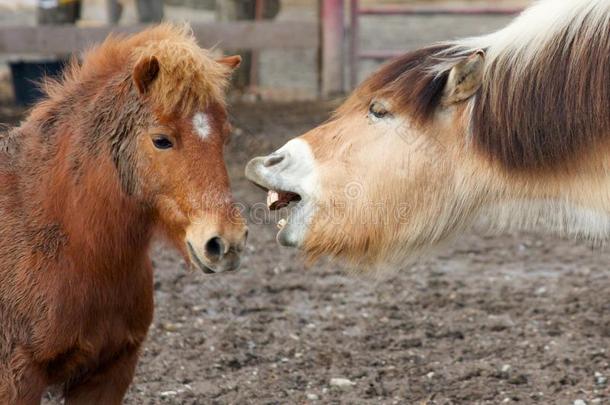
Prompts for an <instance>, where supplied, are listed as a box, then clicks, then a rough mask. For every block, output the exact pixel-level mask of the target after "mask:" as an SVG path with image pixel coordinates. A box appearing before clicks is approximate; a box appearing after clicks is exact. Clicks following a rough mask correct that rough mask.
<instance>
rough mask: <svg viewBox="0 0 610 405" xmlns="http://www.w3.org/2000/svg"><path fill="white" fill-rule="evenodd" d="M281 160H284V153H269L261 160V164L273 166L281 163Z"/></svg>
mask: <svg viewBox="0 0 610 405" xmlns="http://www.w3.org/2000/svg"><path fill="white" fill-rule="evenodd" d="M282 160H284V155H278V154H275V155H271V156H269V157H267V158H266V159H265V161H264V162H263V166H265V167H271V166H275V165H277V164H278V163H281V162H282Z"/></svg>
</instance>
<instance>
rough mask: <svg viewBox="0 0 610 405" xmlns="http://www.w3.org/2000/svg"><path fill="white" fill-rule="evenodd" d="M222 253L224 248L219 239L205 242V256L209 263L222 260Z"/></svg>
mask: <svg viewBox="0 0 610 405" xmlns="http://www.w3.org/2000/svg"><path fill="white" fill-rule="evenodd" d="M224 253H225V246H224V243H223V241H222V239H220V238H219V237H214V238H212V239H210V240H209V241H207V243H206V244H205V254H206V256H207V257H208V259H209V260H211V261H214V262H216V261H218V260H220V259H222V256H224Z"/></svg>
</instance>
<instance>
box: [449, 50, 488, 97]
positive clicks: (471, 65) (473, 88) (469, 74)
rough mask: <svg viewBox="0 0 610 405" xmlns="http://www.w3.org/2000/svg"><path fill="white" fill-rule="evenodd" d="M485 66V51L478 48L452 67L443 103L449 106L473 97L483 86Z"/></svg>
mask: <svg viewBox="0 0 610 405" xmlns="http://www.w3.org/2000/svg"><path fill="white" fill-rule="evenodd" d="M484 67H485V52H483V51H482V50H478V51H476V52H474V53H473V54H472V55H470V56H469V57H467V58H466V59H464V60H462V61H460V62H459V63H458V64H457V65H455V66H454V67H453V68H451V70H450V71H449V77H448V78H447V84H446V86H445V89H444V90H443V98H442V101H441V103H442V104H443V105H444V106H449V105H451V104H455V103H459V102H461V101H464V100H467V99H469V98H470V97H472V96H473V95H474V94H475V93H476V92H477V90H479V88H480V87H481V83H482V82H483V72H484Z"/></svg>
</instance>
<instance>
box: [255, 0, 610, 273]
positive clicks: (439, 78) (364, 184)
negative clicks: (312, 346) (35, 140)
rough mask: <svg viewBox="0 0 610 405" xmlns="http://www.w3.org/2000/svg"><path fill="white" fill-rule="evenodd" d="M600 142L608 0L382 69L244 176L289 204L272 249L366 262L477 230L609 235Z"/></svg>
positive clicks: (609, 193)
mask: <svg viewBox="0 0 610 405" xmlns="http://www.w3.org/2000/svg"><path fill="white" fill-rule="evenodd" d="M609 146H610V1H608V0H561V1H558V0H546V1H541V2H538V3H536V5H535V6H533V7H532V8H530V9H528V10H527V11H525V12H524V13H523V14H522V15H521V16H520V17H519V18H517V19H516V20H515V21H514V22H513V23H512V24H510V25H509V26H508V27H506V28H505V29H502V30H500V31H498V32H496V33H493V34H490V35H486V36H483V37H476V38H469V39H465V40H458V41H455V42H450V43H442V44H438V45H435V46H432V47H428V48H424V49H420V50H417V51H415V52H411V53H408V54H406V55H404V56H402V57H400V58H398V59H397V60H395V61H392V62H390V63H389V64H387V65H386V66H384V67H382V68H381V70H379V71H378V72H377V73H376V74H374V75H373V76H371V77H370V78H369V79H368V80H366V81H365V82H364V83H363V84H362V85H361V86H360V87H359V88H358V89H357V90H356V91H355V92H354V94H353V95H352V96H351V97H350V98H349V99H348V100H347V101H346V103H345V104H344V105H343V106H342V107H341V108H340V109H339V111H338V112H337V113H336V114H335V116H334V117H333V118H332V119H331V120H330V121H329V122H327V123H325V124H324V125H322V126H320V127H318V128H315V129H314V130H312V131H310V132H309V133H307V134H305V135H303V136H301V137H298V138H296V139H294V140H291V141H290V142H288V143H287V144H286V145H284V147H282V148H281V149H279V150H278V151H277V152H275V153H274V154H271V155H269V156H264V157H259V158H255V159H253V160H252V161H251V162H250V163H249V164H248V166H247V168H246V174H247V176H248V177H249V178H250V179H251V180H252V181H254V182H255V183H257V184H259V185H261V186H263V187H264V188H267V189H270V190H276V191H277V192H271V193H270V201H269V203H270V206H271V208H278V207H283V206H285V205H287V204H289V203H290V202H291V201H295V200H298V202H297V203H296V204H295V206H294V207H293V208H291V209H289V214H288V215H289V217H288V218H287V220H282V222H281V224H280V226H281V227H282V229H281V231H280V232H279V234H278V241H279V242H280V243H281V244H282V245H286V246H296V247H299V248H301V249H303V250H304V251H305V252H306V253H307V254H308V255H309V257H311V258H312V259H315V258H316V257H319V256H321V255H330V256H339V257H342V258H346V259H347V260H349V261H353V262H356V263H362V264H377V263H387V262H396V261H403V260H405V259H409V258H412V257H416V256H417V255H418V254H420V253H422V252H425V251H428V250H430V249H431V248H433V247H436V246H438V245H439V244H440V243H441V242H443V241H445V240H447V239H448V238H449V237H450V236H454V235H456V234H458V233H459V232H461V231H462V230H464V229H465V228H466V227H468V226H470V225H472V224H477V223H481V222H483V223H484V224H485V225H486V226H491V227H492V228H493V229H496V230H504V229H507V228H509V227H517V228H519V229H524V228H525V229H529V228H535V229H538V228H540V227H543V228H545V229H548V230H552V231H558V232H560V233H561V234H565V235H573V236H577V237H584V238H590V239H594V240H597V241H601V240H607V239H608V238H610V153H608V151H609V149H608V148H609Z"/></svg>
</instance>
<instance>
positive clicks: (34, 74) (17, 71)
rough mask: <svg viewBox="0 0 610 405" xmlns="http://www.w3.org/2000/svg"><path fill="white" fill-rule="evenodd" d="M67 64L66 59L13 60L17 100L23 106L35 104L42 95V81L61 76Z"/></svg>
mask: <svg viewBox="0 0 610 405" xmlns="http://www.w3.org/2000/svg"><path fill="white" fill-rule="evenodd" d="M65 65H66V61H38V62H11V63H10V66H11V76H12V78H13V90H14V91H15V102H16V103H17V104H19V105H21V106H31V105H33V104H35V103H36V102H37V101H38V100H40V98H41V97H42V91H41V90H40V84H39V83H40V81H41V80H42V79H43V78H44V77H47V76H50V77H57V76H59V75H60V74H61V72H62V71H63V68H64V66H65Z"/></svg>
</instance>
